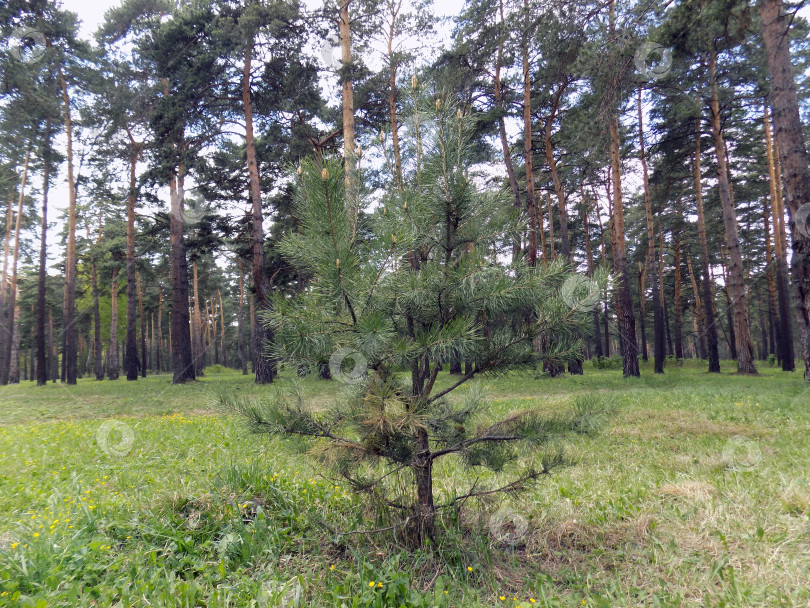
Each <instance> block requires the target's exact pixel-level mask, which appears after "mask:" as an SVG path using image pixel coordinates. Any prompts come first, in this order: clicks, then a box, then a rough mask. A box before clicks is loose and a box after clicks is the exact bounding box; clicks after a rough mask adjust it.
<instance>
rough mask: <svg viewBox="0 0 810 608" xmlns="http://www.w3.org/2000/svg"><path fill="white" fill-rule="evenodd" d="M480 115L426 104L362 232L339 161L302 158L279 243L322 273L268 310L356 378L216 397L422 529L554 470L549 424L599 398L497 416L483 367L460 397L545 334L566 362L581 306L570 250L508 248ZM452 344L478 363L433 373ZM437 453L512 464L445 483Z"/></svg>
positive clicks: (474, 462) (280, 336)
mask: <svg viewBox="0 0 810 608" xmlns="http://www.w3.org/2000/svg"><path fill="white" fill-rule="evenodd" d="M440 105H441V104H437V107H440ZM428 114H430V113H428ZM423 118H424V113H423ZM471 122H472V121H471V120H470V119H469V117H467V116H464V115H463V114H462V113H461V112H460V111H459V112H455V111H453V110H451V111H449V112H444V111H440V110H439V111H435V112H433V116H432V118H431V119H430V121H429V122H428V123H427V124H426V123H425V122H424V120H423V121H422V123H421V124H422V126H421V127H420V130H421V133H420V132H419V131H417V137H419V138H420V150H421V152H420V157H421V158H420V162H419V163H418V165H417V166H418V167H419V168H418V170H416V171H415V172H414V173H413V174H412V175H410V176H408V179H405V180H404V185H403V187H402V188H392V192H391V193H390V194H389V195H387V196H386V197H385V199H384V201H383V202H382V204H381V205H380V206H379V207H377V209H376V210H375V211H374V213H373V214H372V215H370V216H369V217H367V218H366V220H367V221H361V223H360V226H359V228H358V230H357V233H356V235H355V231H354V227H353V214H352V213H347V211H350V207H349V205H348V204H347V202H346V197H345V179H344V177H343V174H342V170H343V165H342V162H341V161H340V160H339V159H331V160H330V159H327V160H323V161H316V160H307V161H304V162H303V163H302V164H301V167H300V170H299V188H298V199H297V204H296V207H295V213H296V215H297V216H298V219H299V221H300V230H299V231H298V232H296V233H294V234H290V235H289V236H287V237H286V238H285V239H284V240H283V241H282V242H281V244H280V247H281V251H282V254H283V255H284V256H285V257H287V259H288V260H289V261H290V262H291V263H293V264H294V265H296V266H297V267H299V268H300V269H301V270H302V271H305V272H306V273H307V275H309V276H312V277H313V280H312V282H311V285H310V288H309V289H307V290H306V291H305V292H303V293H301V294H299V295H297V296H295V297H294V298H288V297H287V298H285V297H278V298H276V299H275V301H274V302H273V307H272V311H271V312H268V313H266V315H265V322H266V323H267V324H268V325H269V326H270V327H271V328H272V330H273V331H274V332H275V336H276V340H275V344H274V345H273V353H272V354H273V355H274V356H276V357H277V358H278V360H279V361H281V362H284V363H286V364H290V365H291V366H292V367H293V368H294V369H300V368H301V366H309V367H310V369H313V370H314V368H315V367H316V366H317V363H318V362H319V361H323V360H330V365H331V367H332V375H333V376H334V377H336V378H343V379H344V380H346V381H347V385H346V388H347V390H345V391H342V392H339V393H337V394H336V395H335V399H334V403H333V404H331V405H330V406H329V407H327V408H325V409H314V408H311V407H309V406H308V405H307V404H306V403H305V402H304V401H303V400H302V398H301V397H300V396H297V395H292V396H290V395H285V394H282V393H278V394H277V396H275V397H273V398H271V399H268V400H266V401H262V402H256V401H252V402H249V401H241V402H240V401H234V400H233V398H232V397H223V398H222V399H223V403H224V405H226V406H229V407H232V408H236V409H238V410H239V411H241V412H242V413H243V414H245V415H246V416H247V417H248V419H249V421H250V422H251V426H252V427H253V429H254V430H256V431H258V432H266V433H270V434H274V435H279V436H282V437H294V436H297V437H301V436H303V437H305V438H308V439H309V440H310V441H312V442H313V443H314V444H315V446H314V448H315V453H316V454H317V455H318V456H319V457H320V458H322V459H323V460H324V462H325V463H326V464H328V465H329V466H330V467H331V468H332V470H333V471H334V472H335V473H336V475H337V476H338V477H340V478H342V479H344V480H346V481H348V483H349V484H350V485H351V487H352V488H353V489H354V490H356V491H360V492H365V493H367V494H368V495H369V496H370V497H371V498H372V499H373V500H374V502H375V503H376V504H378V505H384V506H386V507H388V508H389V509H384V510H383V512H386V513H392V512H394V513H396V512H399V513H400V516H399V517H398V519H397V523H396V524H394V525H395V527H398V526H400V525H401V526H403V527H404V529H405V530H406V531H407V534H408V536H409V538H410V539H411V540H413V541H415V542H416V543H417V544H421V543H422V542H423V541H424V540H425V539H432V538H433V537H434V535H435V534H436V516H437V513H439V512H440V511H441V510H442V509H446V508H450V507H453V506H454V505H457V504H460V503H459V501H464V500H466V499H468V498H471V497H475V496H481V495H486V494H492V493H494V492H499V491H517V490H520V489H522V488H524V487H525V486H527V485H528V484H529V483H531V482H532V481H534V480H537V479H538V478H539V477H540V476H541V475H543V474H545V473H547V472H548V471H549V470H550V469H551V468H552V467H553V466H554V465H556V464H559V463H560V462H561V456H560V452H559V450H557V449H554V448H553V446H552V444H553V442H554V440H555V439H556V438H558V437H559V436H560V435H562V434H564V433H567V432H571V431H581V430H584V429H587V428H589V423H588V419H589V418H590V416H591V414H592V412H589V411H584V409H583V408H580V410H579V411H576V412H570V413H565V414H559V415H556V416H551V417H549V416H543V415H541V414H540V413H538V412H537V411H532V410H528V411H520V412H513V413H512V414H510V415H509V416H508V417H507V418H506V419H503V420H494V419H493V418H492V417H491V415H490V412H489V410H488V408H487V403H486V400H485V396H484V394H483V392H482V391H481V389H480V387H479V386H478V384H477V383H473V385H472V388H470V390H464V391H458V392H461V393H462V395H461V396H460V397H459V398H457V399H454V398H451V395H452V394H453V393H454V392H456V391H457V389H459V388H460V387H461V386H462V385H464V384H465V383H467V382H469V381H470V380H473V378H475V377H477V376H479V375H482V374H486V373H494V372H498V371H505V370H508V369H511V368H514V367H516V366H521V365H526V364H532V363H536V359H535V358H536V353H535V352H534V349H533V348H532V344H533V341H534V340H536V339H542V338H545V339H546V340H545V342H546V343H547V344H550V345H553V347H551V348H549V349H547V350H546V352H545V353H544V355H543V356H544V357H547V358H550V359H552V360H554V361H555V362H557V363H559V362H561V361H565V360H567V359H569V358H571V357H575V356H578V353H579V343H578V340H577V336H578V335H579V331H580V329H581V327H582V323H583V322H584V321H586V319H587V317H588V316H587V313H586V312H582V311H583V310H584V309H585V308H586V307H583V306H579V305H577V303H573V304H574V305H573V306H572V305H571V304H572V302H571V294H570V293H568V294H567V296H566V298H565V300H567V301H568V303H567V304H566V303H565V302H564V301H563V298H561V297H560V291H561V289H562V286H563V284H564V281H565V279H566V278H568V276H569V275H568V274H567V271H566V268H565V266H564V265H563V264H551V265H549V266H548V267H544V268H530V267H529V266H528V265H527V264H526V263H525V262H524V261H523V260H518V261H516V262H514V263H511V264H506V263H505V260H506V259H509V258H510V257H511V256H510V255H509V247H510V244H511V243H512V242H513V240H514V235H515V234H516V233H518V232H519V231H520V230H522V229H523V227H524V226H525V225H526V221H525V218H522V217H520V216H519V215H518V214H517V213H516V212H515V209H514V206H513V205H512V204H511V200H510V196H509V193H508V192H506V191H498V192H493V191H482V190H480V189H479V188H478V187H477V186H476V181H477V180H476V179H475V175H474V173H473V172H472V170H471V167H472V147H471V146H470V143H469V139H468V131H469V129H470V128H471V124H470V123H471ZM392 183H395V182H392ZM499 248H500V249H503V254H498V253H497V252H498V250H499ZM568 291H569V292H570V291H571V290H568ZM452 357H461V359H462V360H465V361H471V362H472V366H471V367H470V370H469V371H468V373H466V374H465V375H463V376H461V377H458V376H455V377H453V376H445V377H442V378H441V379H439V376H438V373H439V369H440V364H441V363H442V362H447V361H450V360H451V358H452ZM443 458H454V459H457V461H458V462H459V463H460V464H463V465H465V466H466V467H472V468H477V467H486V468H488V469H490V470H494V471H504V473H505V475H506V476H507V477H508V479H507V481H505V482H504V481H499V482H494V481H493V482H492V483H491V484H490V485H485V484H480V483H479V482H475V483H471V484H470V487H466V488H464V487H457V488H455V489H454V491H453V493H452V494H451V493H448V492H447V491H442V492H436V490H435V487H434V480H433V474H434V470H435V467H436V463H437V462H438V461H439V460H440V459H443ZM499 479H500V478H499ZM456 481H457V483H458V484H459V485H461V481H460V480H459V479H457V480H456ZM442 487H443V488H444V487H447V485H445V484H442Z"/></svg>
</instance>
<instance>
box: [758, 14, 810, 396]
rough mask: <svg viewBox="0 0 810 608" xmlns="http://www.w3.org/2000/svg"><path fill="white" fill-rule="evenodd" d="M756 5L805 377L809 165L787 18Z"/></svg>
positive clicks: (809, 325)
mask: <svg viewBox="0 0 810 608" xmlns="http://www.w3.org/2000/svg"><path fill="white" fill-rule="evenodd" d="M759 7H760V15H761V17H762V19H761V23H762V38H763V41H764V43H765V51H766V55H767V58H768V72H769V74H770V81H771V106H772V108H773V122H774V131H775V137H776V144H777V147H778V149H779V155H780V158H781V165H782V171H783V175H784V183H785V198H786V204H787V208H788V211H789V212H790V233H791V239H792V241H791V245H792V250H793V257H792V261H791V272H792V274H793V296H794V303H795V312H796V322H797V325H798V327H799V330H800V334H801V343H802V358H803V359H804V378H805V380H810V225H808V223H807V222H808V219H807V214H804V215H802V214H801V213H799V210H800V209H801V208H802V206H804V205H808V204H810V168H808V158H807V149H806V147H805V142H804V136H803V132H802V123H801V119H800V117H799V103H798V99H797V96H796V82H795V80H794V76H793V69H792V67H793V66H792V65H791V60H790V45H789V39H788V36H787V33H788V20H787V19H786V18H785V15H784V13H783V10H782V2H781V0H761V2H760V5H759ZM805 209H806V207H805ZM800 219H801V220H804V221H805V224H804V225H803V226H799V225H797V220H800Z"/></svg>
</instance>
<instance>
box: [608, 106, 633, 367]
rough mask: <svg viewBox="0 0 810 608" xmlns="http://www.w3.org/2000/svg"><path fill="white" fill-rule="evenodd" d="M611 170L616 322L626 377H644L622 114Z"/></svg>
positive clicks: (614, 131) (615, 123)
mask: <svg viewBox="0 0 810 608" xmlns="http://www.w3.org/2000/svg"><path fill="white" fill-rule="evenodd" d="M609 128H610V170H611V175H612V181H613V217H614V218H615V223H614V230H615V233H616V236H615V240H616V247H615V251H614V252H613V260H614V266H615V268H616V272H617V273H618V275H619V280H618V285H617V289H616V304H617V306H616V309H617V310H616V317H617V318H616V321H617V325H618V330H619V339H620V341H621V345H622V362H623V373H624V376H625V377H630V376H640V375H641V372H640V371H639V367H638V350H637V347H636V319H635V315H634V314H633V296H632V295H631V293H630V278H629V276H628V268H627V258H626V254H625V240H624V207H623V204H622V175H621V148H620V142H619V114H618V111H616V110H614V111H612V112H611V115H610V125H609Z"/></svg>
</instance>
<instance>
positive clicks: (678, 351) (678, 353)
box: [673, 198, 683, 361]
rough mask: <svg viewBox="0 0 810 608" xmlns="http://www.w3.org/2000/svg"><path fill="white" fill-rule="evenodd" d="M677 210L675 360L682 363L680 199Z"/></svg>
mask: <svg viewBox="0 0 810 608" xmlns="http://www.w3.org/2000/svg"><path fill="white" fill-rule="evenodd" d="M677 210H678V220H677V222H678V223H677V228H676V230H675V235H674V244H673V249H674V251H673V255H674V257H675V260H674V263H675V300H674V302H673V306H674V308H675V359H676V360H678V361H680V360H681V359H683V296H682V289H683V287H682V283H683V277H682V275H681V272H682V271H681V226H682V225H683V209H682V207H681V199H680V198H679V199H678V204H677Z"/></svg>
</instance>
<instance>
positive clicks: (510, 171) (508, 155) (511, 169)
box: [451, 0, 545, 373]
mask: <svg viewBox="0 0 810 608" xmlns="http://www.w3.org/2000/svg"><path fill="white" fill-rule="evenodd" d="M499 14H500V21H499V22H498V51H497V53H496V55H495V75H494V77H493V85H494V89H495V90H494V94H495V107H496V108H497V109H498V135H499V137H500V140H501V151H502V152H503V163H504V166H505V167H506V175H507V177H508V178H509V188H510V189H511V190H512V196H513V197H514V200H515V209H520V208H521V206H522V205H521V201H520V187H519V186H518V180H517V176H516V175H515V166H514V164H513V163H512V150H511V148H510V147H509V138H508V137H507V134H506V118H505V116H504V114H505V111H504V105H503V87H502V85H501V69H502V67H503V46H504V38H505V30H504V14H503V0H500V2H499ZM540 234H541V235H542V234H543V228H542V226H541V227H540ZM520 245H521V244H520V236H519V235H516V236H515V242H514V244H513V246H512V261H513V262H514V261H516V260H517V258H518V256H519V255H520ZM542 249H543V250H545V246H543V247H542ZM452 366H453V365H452V364H451V367H452ZM454 369H455V368H454ZM451 373H453V372H451ZM455 373H461V362H460V361H459V362H458V372H455Z"/></svg>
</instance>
